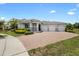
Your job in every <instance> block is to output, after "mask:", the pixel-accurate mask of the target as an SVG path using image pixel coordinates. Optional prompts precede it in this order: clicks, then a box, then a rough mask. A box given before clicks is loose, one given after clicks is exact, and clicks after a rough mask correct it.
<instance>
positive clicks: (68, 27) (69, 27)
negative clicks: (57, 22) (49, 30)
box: [65, 23, 73, 32]
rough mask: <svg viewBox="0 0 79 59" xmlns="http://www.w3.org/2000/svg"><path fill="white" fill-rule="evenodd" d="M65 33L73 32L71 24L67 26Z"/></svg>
mask: <svg viewBox="0 0 79 59" xmlns="http://www.w3.org/2000/svg"><path fill="white" fill-rule="evenodd" d="M65 31H67V32H71V31H73V25H72V24H71V23H69V24H67V25H66V29H65Z"/></svg>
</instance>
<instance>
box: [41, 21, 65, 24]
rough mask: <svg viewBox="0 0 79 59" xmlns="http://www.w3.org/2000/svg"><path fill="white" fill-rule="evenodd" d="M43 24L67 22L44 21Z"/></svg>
mask: <svg viewBox="0 0 79 59" xmlns="http://www.w3.org/2000/svg"><path fill="white" fill-rule="evenodd" d="M42 24H66V23H64V22H57V21H42Z"/></svg>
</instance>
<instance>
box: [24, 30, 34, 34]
mask: <svg viewBox="0 0 79 59" xmlns="http://www.w3.org/2000/svg"><path fill="white" fill-rule="evenodd" d="M24 34H25V35H29V34H33V32H30V31H26V32H25V33H24Z"/></svg>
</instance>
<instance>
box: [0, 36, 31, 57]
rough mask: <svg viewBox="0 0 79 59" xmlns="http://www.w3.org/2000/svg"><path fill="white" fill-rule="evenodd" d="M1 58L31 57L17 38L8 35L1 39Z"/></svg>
mask: <svg viewBox="0 0 79 59" xmlns="http://www.w3.org/2000/svg"><path fill="white" fill-rule="evenodd" d="M0 56H29V55H28V52H27V50H26V49H25V48H24V46H23V45H22V43H21V42H20V41H19V40H18V39H17V38H15V37H13V36H9V35H7V37H5V38H0Z"/></svg>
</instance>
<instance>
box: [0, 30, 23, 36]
mask: <svg viewBox="0 0 79 59" xmlns="http://www.w3.org/2000/svg"><path fill="white" fill-rule="evenodd" d="M0 33H2V34H8V35H11V36H20V35H23V34H17V33H15V32H12V31H7V32H4V31H2V32H1V31H0Z"/></svg>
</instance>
